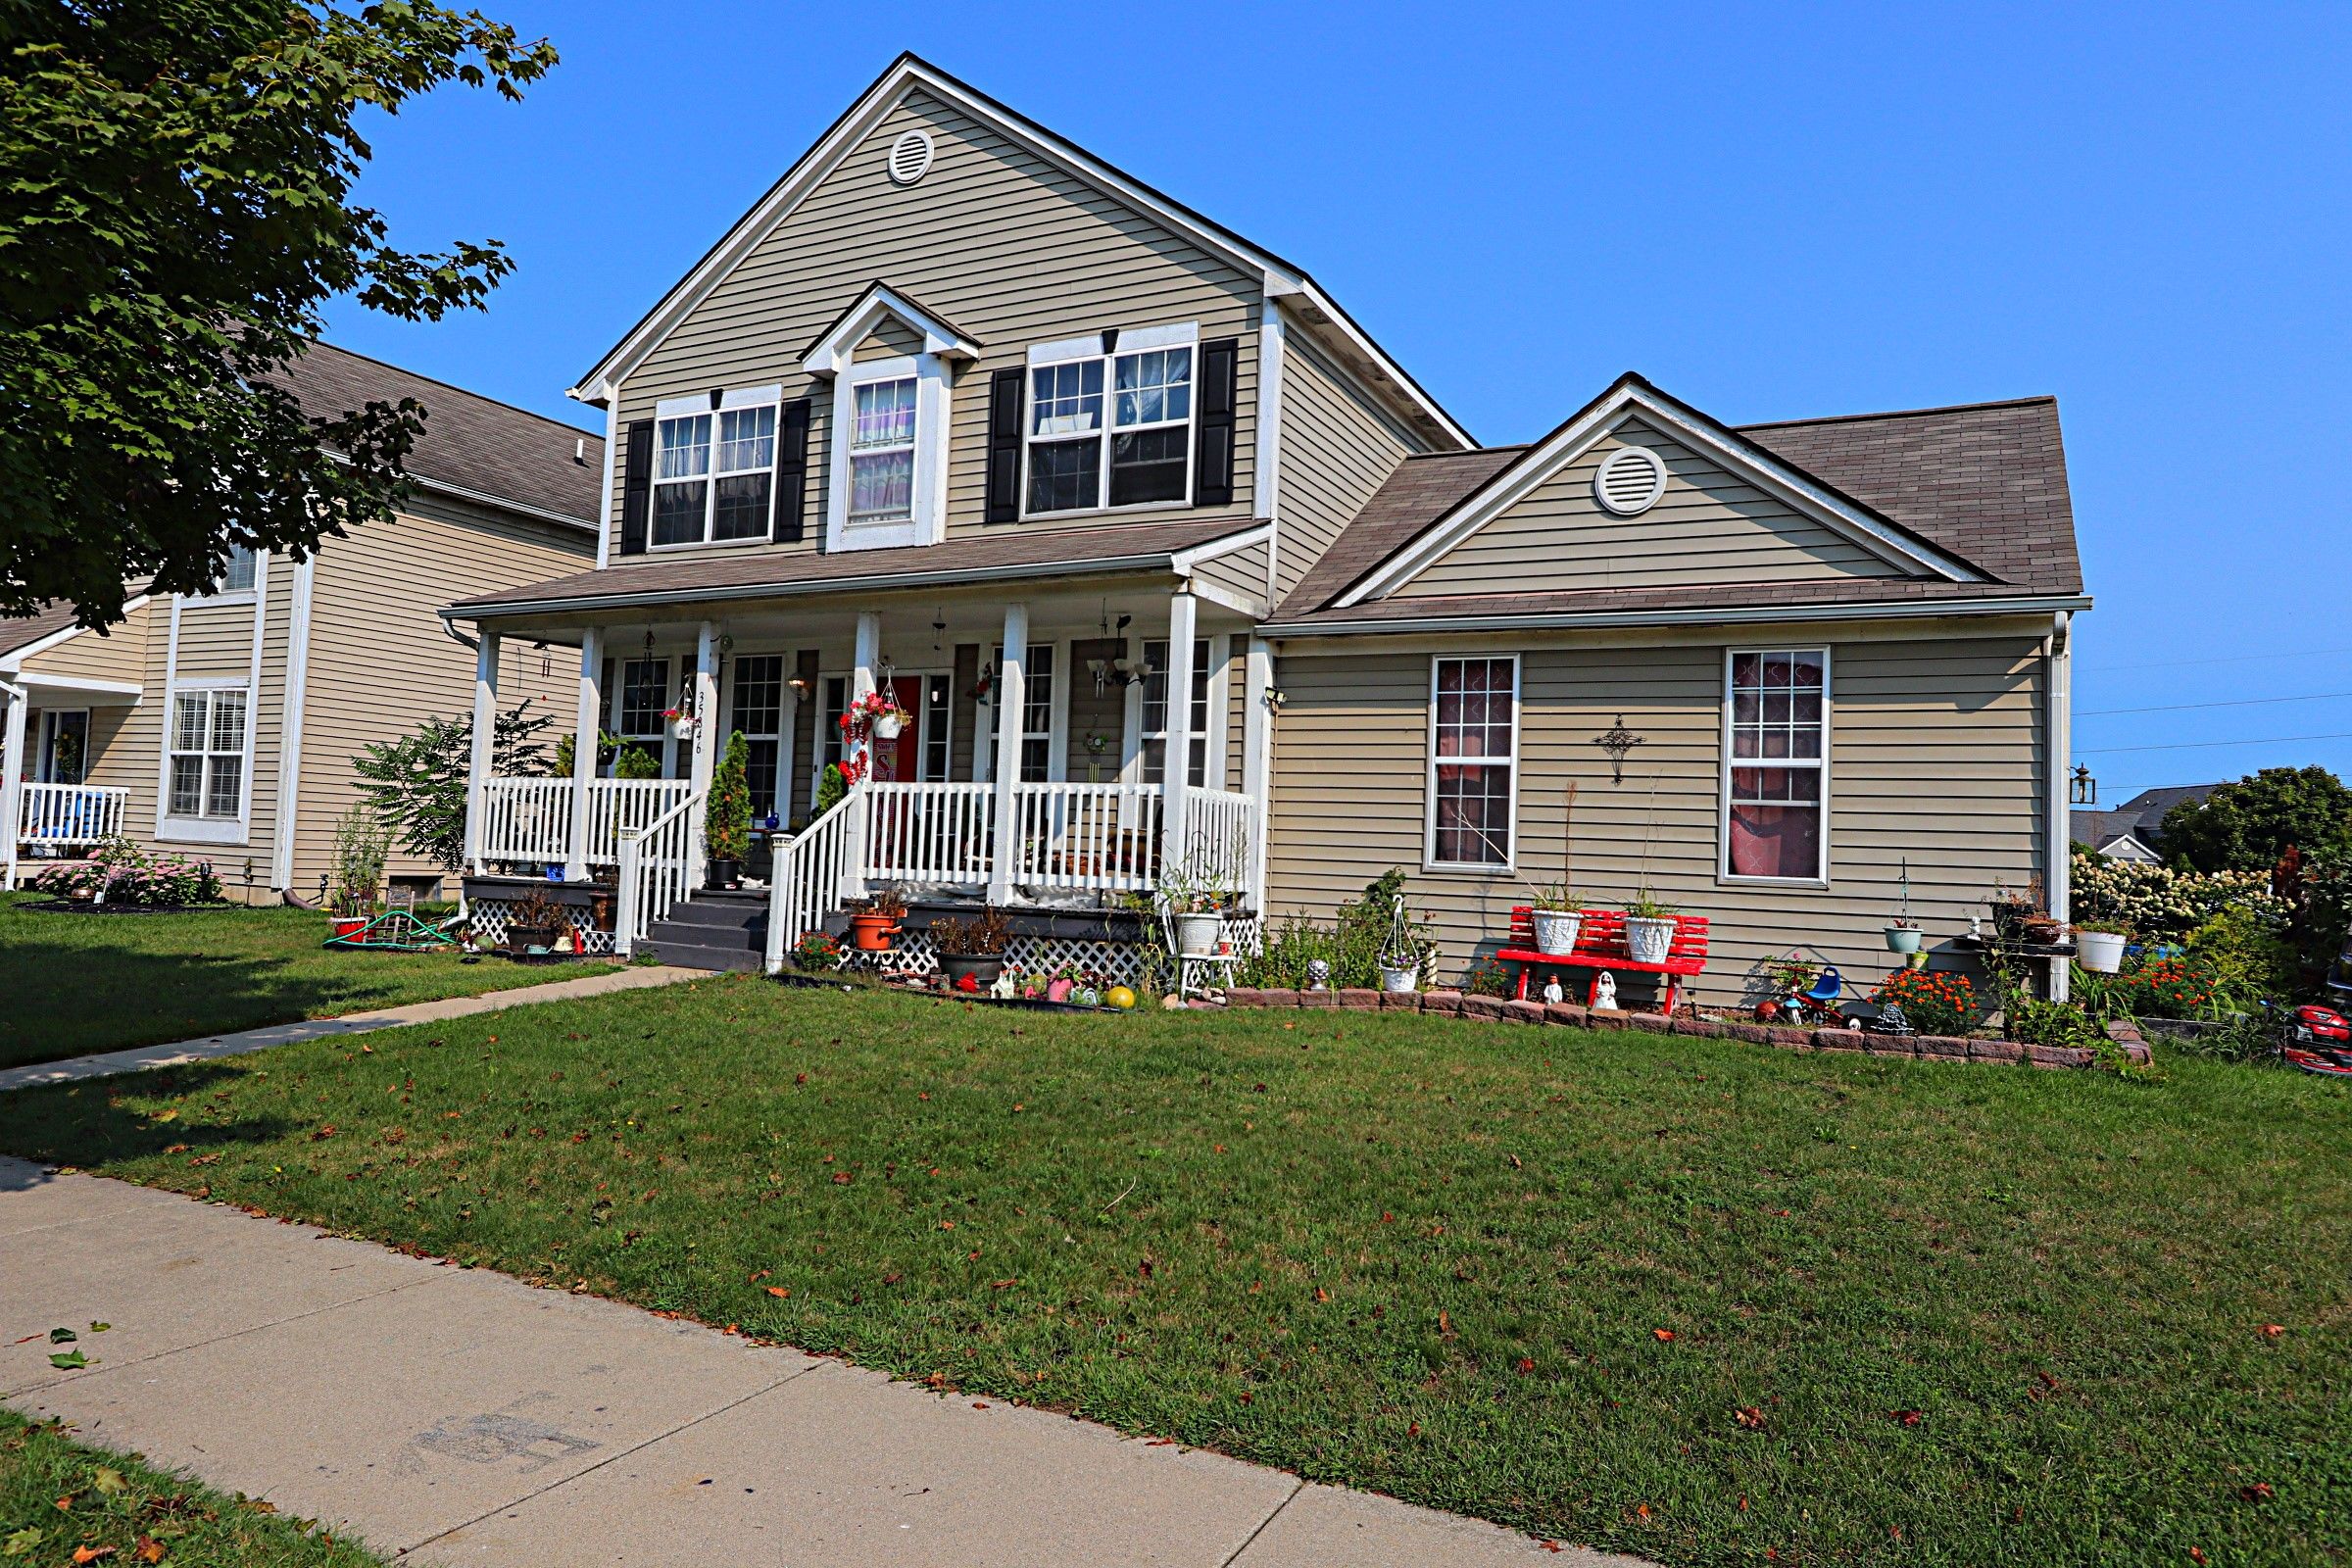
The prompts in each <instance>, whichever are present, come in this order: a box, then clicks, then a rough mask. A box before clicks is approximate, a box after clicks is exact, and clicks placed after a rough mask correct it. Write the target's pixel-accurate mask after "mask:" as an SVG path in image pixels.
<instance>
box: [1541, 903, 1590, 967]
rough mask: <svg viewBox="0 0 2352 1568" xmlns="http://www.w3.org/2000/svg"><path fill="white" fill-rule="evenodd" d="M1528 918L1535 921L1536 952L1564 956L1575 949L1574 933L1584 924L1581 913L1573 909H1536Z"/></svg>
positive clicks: (1581, 928)
mask: <svg viewBox="0 0 2352 1568" xmlns="http://www.w3.org/2000/svg"><path fill="white" fill-rule="evenodd" d="M1528 918H1529V919H1530V920H1532V921H1534V922H1535V927H1536V951H1537V952H1538V953H1551V954H1559V955H1563V956H1565V955H1567V954H1571V953H1574V952H1575V951H1576V934H1577V933H1578V932H1579V931H1581V930H1583V929H1584V924H1585V917H1584V915H1583V913H1581V912H1580V911H1578V910H1575V909H1537V910H1534V911H1532V912H1531V913H1530V914H1529V916H1528Z"/></svg>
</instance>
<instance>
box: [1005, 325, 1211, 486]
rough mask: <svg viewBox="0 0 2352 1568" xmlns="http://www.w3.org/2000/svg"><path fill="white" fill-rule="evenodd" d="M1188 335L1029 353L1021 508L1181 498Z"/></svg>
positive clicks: (1189, 394) (1188, 406) (1187, 440)
mask: <svg viewBox="0 0 2352 1568" xmlns="http://www.w3.org/2000/svg"><path fill="white" fill-rule="evenodd" d="M1194 336H1195V329H1194V328H1192V327H1190V326H1184V327H1154V328H1150V329H1148V330H1145V331H1140V332H1134V333H1129V334H1126V335H1125V337H1124V338H1123V339H1121V338H1118V337H1116V336H1114V335H1112V334H1104V335H1103V337H1101V338H1083V339H1077V340H1074V341H1072V342H1069V343H1059V344H1047V345H1044V346H1042V347H1040V348H1037V349H1034V350H1032V351H1031V353H1030V360H1031V364H1030V368H1029V415H1028V420H1027V423H1026V425H1025V426H1024V429H1023V440H1024V443H1025V445H1026V448H1027V450H1026V453H1025V459H1026V463H1027V466H1028V479H1027V482H1026V485H1025V487H1024V494H1023V505H1022V511H1023V512H1025V513H1027V514H1028V515H1040V514H1047V513H1056V512H1091V511H1098V510H1101V509H1103V508H1106V507H1137V506H1148V505H1151V504H1152V503H1157V502H1182V501H1184V500H1186V499H1188V498H1189V496H1190V494H1191V488H1192V450H1193V360H1194V354H1193V349H1194V341H1193V340H1194ZM1106 345H1107V351H1106Z"/></svg>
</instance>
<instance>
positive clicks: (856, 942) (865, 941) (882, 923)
mask: <svg viewBox="0 0 2352 1568" xmlns="http://www.w3.org/2000/svg"><path fill="white" fill-rule="evenodd" d="M898 929H899V928H898V926H897V924H896V923H895V922H893V921H892V919H891V917H890V916H889V915H887V914H875V913H873V912H872V911H871V910H867V911H863V912H861V913H858V914H853V915H851V916H850V946H851V947H853V948H856V949H857V950H858V952H860V953H888V952H889V951H890V939H891V936H892V935H893V933H895V932H896V931H897V930H898Z"/></svg>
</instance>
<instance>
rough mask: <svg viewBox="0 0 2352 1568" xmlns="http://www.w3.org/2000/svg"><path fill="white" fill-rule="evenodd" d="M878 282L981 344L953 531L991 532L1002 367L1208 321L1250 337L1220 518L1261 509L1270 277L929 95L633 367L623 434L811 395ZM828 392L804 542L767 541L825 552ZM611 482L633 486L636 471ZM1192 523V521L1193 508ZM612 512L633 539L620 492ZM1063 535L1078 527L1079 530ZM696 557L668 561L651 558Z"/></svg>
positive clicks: (952, 476)
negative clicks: (718, 401)
mask: <svg viewBox="0 0 2352 1568" xmlns="http://www.w3.org/2000/svg"><path fill="white" fill-rule="evenodd" d="M915 128H921V129H925V130H928V131H929V132H930V133H931V135H932V137H933V140H934V144H935V147H936V152H935V154H934V157H933V161H932V166H931V170H930V172H929V173H928V174H926V175H925V176H924V177H923V179H922V180H921V181H920V182H919V183H917V184H915V185H912V186H901V185H898V184H895V183H893V182H892V181H891V179H890V178H889V176H888V175H887V174H886V173H885V172H884V161H885V158H886V156H887V154H888V150H889V147H890V144H891V143H892V142H893V141H895V140H896V139H897V138H898V137H899V136H900V135H901V134H902V133H904V132H906V131H907V130H909V129H915ZM877 279H879V280H882V281H885V282H888V283H890V284H891V285H892V286H894V287H896V288H898V289H901V290H903V291H904V292H906V293H907V294H908V295H911V296H912V297H913V298H914V299H915V300H916V301H918V302H920V304H921V305H922V306H923V307H924V308H925V309H927V310H931V311H934V312H937V313H939V315H941V316H943V317H945V318H946V319H948V320H949V321H951V322H953V323H954V324H955V325H956V327H957V328H958V329H959V330H961V331H963V332H964V333H966V334H968V335H969V336H970V337H972V338H973V339H975V340H976V341H978V342H979V343H980V344H982V345H983V349H984V352H983V354H982V356H981V358H980V360H979V362H978V363H977V364H974V365H969V366H966V367H964V368H962V369H961V370H960V371H959V372H958V373H957V375H956V381H955V385H954V387H953V389H952V392H951V411H950V428H951V431H952V435H951V451H950V460H949V483H948V530H949V532H950V533H951V534H957V533H962V532H966V531H970V530H973V529H978V528H981V527H983V526H986V525H985V524H983V523H982V522H981V521H980V516H981V512H982V491H983V489H984V487H985V482H986V474H987V451H986V438H987V421H988V401H989V375H990V373H991V372H992V371H994V370H996V369H998V368H1004V367H1007V366H1017V365H1023V364H1025V363H1026V355H1027V350H1028V348H1029V346H1030V345H1031V344H1033V343H1043V342H1050V341H1054V340H1055V339H1060V338H1067V337H1075V336H1078V335H1080V334H1082V333H1087V332H1095V331H1100V330H1102V329H1103V328H1104V327H1112V326H1116V327H1142V326H1156V325H1165V324H1172V323H1176V322H1183V321H1193V322H1197V323H1199V326H1200V331H1201V338H1202V339H1203V340H1207V339H1211V338H1217V337H1232V336H1238V337H1240V338H1242V339H1243V352H1242V355H1241V368H1240V383H1241V384H1240V388H1239V393H1240V410H1239V417H1238V421H1237V428H1236V437H1237V446H1238V449H1239V453H1240V457H1239V459H1238V464H1237V466H1238V470H1239V471H1237V473H1236V474H1235V479H1234V485H1235V494H1236V496H1237V498H1239V499H1237V501H1236V502H1235V503H1234V505H1233V506H1231V507H1229V508H1220V509H1216V512H1215V513H1207V514H1204V515H1216V514H1217V513H1232V514H1237V515H1247V514H1248V512H1249V510H1250V506H1249V501H1248V497H1249V495H1250V452H1251V448H1252V442H1253V439H1254V434H1253V430H1254V426H1253V410H1254V408H1255V404H1256V395H1255V375H1256V359H1257V356H1256V348H1255V333H1254V331H1253V330H1252V328H1253V326H1254V320H1255V312H1256V309H1257V302H1258V284H1257V282H1256V281H1255V280H1254V279H1253V278H1251V277H1249V276H1246V275H1244V274H1243V273H1241V272H1239V271H1237V270H1234V269H1233V268H1231V267H1230V266H1228V265H1227V264H1225V263H1224V262H1222V261H1220V260H1217V259H1215V258H1212V257H1210V256H1208V255H1207V254H1206V253H1204V252H1202V251H1201V250H1200V249H1198V248H1197V247H1195V246H1193V245H1192V244H1190V243H1189V242H1187V241H1184V240H1181V239H1179V238H1178V237H1176V236H1175V235H1173V234H1171V233H1169V232H1168V231H1167V230H1165V229H1164V228H1162V227H1160V226H1159V225H1158V224H1156V223H1154V222H1152V221H1147V220H1145V219H1144V218H1142V217H1141V216H1139V215H1137V214H1136V213H1134V212H1132V211H1130V210H1129V209H1127V208H1126V207H1124V206H1123V205H1121V204H1119V203H1116V202H1113V201H1111V200H1110V199H1109V198H1107V197H1105V196H1103V194H1102V193H1101V192H1099V191H1097V190H1096V189H1094V188H1093V187H1092V186H1090V185H1088V184H1086V183H1085V182H1084V181H1081V180H1079V179H1077V178H1076V177H1074V176H1072V175H1070V174H1068V173H1066V172H1063V171H1061V170H1059V169H1057V168H1055V167H1054V166H1052V165H1050V164H1048V163H1046V162H1044V161H1042V160H1040V159H1038V158H1036V157H1034V156H1032V155H1031V154H1029V153H1027V152H1025V151H1023V150H1022V149H1020V148H1017V147H1015V146H1014V145H1013V144H1012V143H1010V142H1008V141H1006V140H1005V138H1004V137H1003V136H1001V135H999V134H997V133H996V132H995V131H993V130H991V129H989V128H988V127H987V126H985V125H983V124H981V123H978V122H975V121H973V120H972V119H970V118H969V117H967V116H965V115H963V114H961V113H960V112H958V111H956V110H955V109H953V108H952V107H950V106H948V105H946V104H943V103H941V102H939V101H938V100H936V99H933V98H931V97H929V96H928V95H927V94H923V93H921V92H919V91H918V92H914V93H911V94H909V96H908V98H907V101H906V102H904V103H902V104H901V105H900V106H899V107H898V108H897V109H896V110H894V111H893V112H892V113H891V114H889V115H888V116H886V117H885V118H884V121H883V123H881V124H880V125H879V126H878V127H877V128H876V129H875V131H874V132H873V133H872V135H870V136H868V137H867V138H866V139H865V141H864V142H863V143H861V144H860V145H859V146H858V147H857V148H856V149H855V150H853V151H852V152H851V153H850V154H849V155H848V156H847V158H846V159H845V161H844V162H843V163H842V164H841V165H840V166H839V167H838V168H837V169H836V170H835V171H834V172H832V173H831V174H830V175H828V176H827V177H826V178H824V179H823V180H821V181H819V182H818V184H817V185H816V187H815V188H814V189H813V190H811V191H810V192H809V195H808V196H807V197H806V198H805V199H804V200H803V202H802V203H801V204H800V206H799V207H798V208H796V209H795V210H794V211H793V212H792V214H791V215H790V216H788V217H787V218H786V219H785V220H784V221H782V222H781V223H780V224H778V225H777V227H776V228H775V229H774V230H773V231H772V232H771V233H769V234H768V235H767V236H766V237H765V238H764V239H762V240H761V241H760V244H759V245H758V246H757V247H755V248H754V250H753V251H752V253H751V254H750V255H749V256H748V257H747V258H746V259H745V261H744V262H743V264H742V265H741V266H740V267H738V268H737V269H736V270H734V271H733V272H732V273H730V274H729V275H728V276H727V277H726V278H725V279H724V280H723V281H722V282H720V283H719V284H718V286H717V287H716V288H714V289H713V290H712V291H711V294H710V295H709V296H708V297H707V298H705V299H704V300H703V301H701V302H700V303H699V304H698V305H696V306H695V308H694V309H693V310H691V311H689V312H688V313H687V314H686V316H685V317H684V318H683V319H681V320H680V321H679V322H678V323H677V325H676V326H675V327H673V328H672V329H671V330H670V332H669V333H668V334H667V336H665V337H664V338H663V339H662V342H661V344H660V345H659V346H658V347H656V348H655V349H654V351H653V352H652V354H651V355H649V356H648V357H647V359H646V360H645V361H644V363H643V364H641V365H640V366H638V367H637V368H635V369H633V370H631V371H630V372H629V374H628V376H627V378H626V380H625V382H624V384H623V386H622V389H621V398H620V406H619V411H618V412H619V417H620V420H621V422H622V424H623V425H624V426H625V425H626V424H627V423H628V422H629V421H630V420H633V419H640V418H650V417H653V413H654V407H655V405H656V404H657V403H659V402H660V401H661V400H662V399H663V398H668V397H678V396H683V395H686V394H689V393H693V392H701V391H707V390H708V389H710V388H711V387H738V386H764V385H768V384H771V383H774V382H778V381H781V382H782V383H783V386H784V390H785V396H786V397H797V396H800V395H802V394H804V393H807V392H809V391H811V390H812V383H811V381H810V378H809V376H807V375H805V374H804V373H803V372H802V370H801V368H800V366H801V359H802V356H803V355H804V354H805V353H806V352H807V351H808V349H809V345H810V344H811V343H813V342H814V341H815V340H816V338H817V337H818V335H819V334H821V333H822V332H823V331H825V330H826V328H828V327H829V326H831V325H832V324H833V322H834V321H835V320H836V319H837V318H838V317H839V316H840V315H841V313H842V312H843V311H844V310H845V309H847V308H848V307H849V306H850V305H851V304H852V303H853V302H854V301H855V300H856V299H857V298H858V295H859V294H861V293H862V292H863V291H864V290H865V288H866V286H867V285H868V284H870V283H872V282H874V281H875V280H877ZM813 391H814V392H815V394H816V395H815V400H814V404H813V409H812V413H813V417H812V419H811V424H810V430H809V466H810V483H809V486H808V493H807V497H806V514H805V519H804V520H805V525H806V538H805V540H804V541H803V542H802V543H800V544H798V545H776V546H758V547H751V548H765V549H781V550H813V549H816V548H818V547H819V545H820V543H821V541H822V539H823V525H824V516H825V492H826V478H825V467H826V465H827V460H828V457H829V454H830V451H831V438H830V433H829V426H830V424H831V418H830V415H831V401H832V399H831V390H830V387H829V385H827V384H824V383H816V384H814V386H813ZM613 477H614V483H615V486H616V487H617V485H618V483H619V482H620V479H621V475H620V474H619V473H618V472H615V474H614V476H613ZM1139 515H1140V516H1154V517H1164V516H1167V515H1170V512H1169V511H1168V510H1167V509H1130V510H1127V511H1123V512H1117V513H1110V514H1106V515H1105V516H1106V517H1108V518H1111V519H1127V518H1133V517H1136V516H1139ZM1177 515H1185V514H1183V513H1182V512H1181V509H1178V512H1177ZM618 517H619V505H618V497H617V491H616V494H615V498H614V504H613V518H614V519H615V522H614V526H615V528H617V526H618V523H617V519H618ZM1037 525H1039V526H1043V525H1044V524H1037ZM1053 525H1054V526H1064V527H1066V526H1069V525H1070V520H1069V519H1068V518H1067V517H1064V518H1062V519H1059V520H1058V521H1056V522H1055V523H1054V524H1053ZM998 526H1021V525H1020V524H999V525H998ZM715 548H726V547H715ZM733 548H737V549H741V548H746V547H743V546H736V547H733ZM691 553H692V552H680V551H662V552H659V553H657V554H656V555H655V556H654V558H653V559H661V558H662V557H665V556H674V555H678V554H691ZM632 559H634V558H632ZM614 560H615V561H616V562H617V561H618V560H619V557H618V554H617V541H616V546H615V554H614Z"/></svg>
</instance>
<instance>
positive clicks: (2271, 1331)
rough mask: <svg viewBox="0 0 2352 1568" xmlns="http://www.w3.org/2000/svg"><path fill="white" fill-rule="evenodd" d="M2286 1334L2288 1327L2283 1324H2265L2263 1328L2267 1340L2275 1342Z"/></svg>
mask: <svg viewBox="0 0 2352 1568" xmlns="http://www.w3.org/2000/svg"><path fill="white" fill-rule="evenodd" d="M2285 1332H2286V1325H2285V1324H2283V1323H2265V1324H2264V1325H2263V1326H2262V1337H2263V1338H2264V1339H2266V1340H2275V1339H2277V1338H2278V1336H2279V1335H2281V1334H2284V1333H2285Z"/></svg>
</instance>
